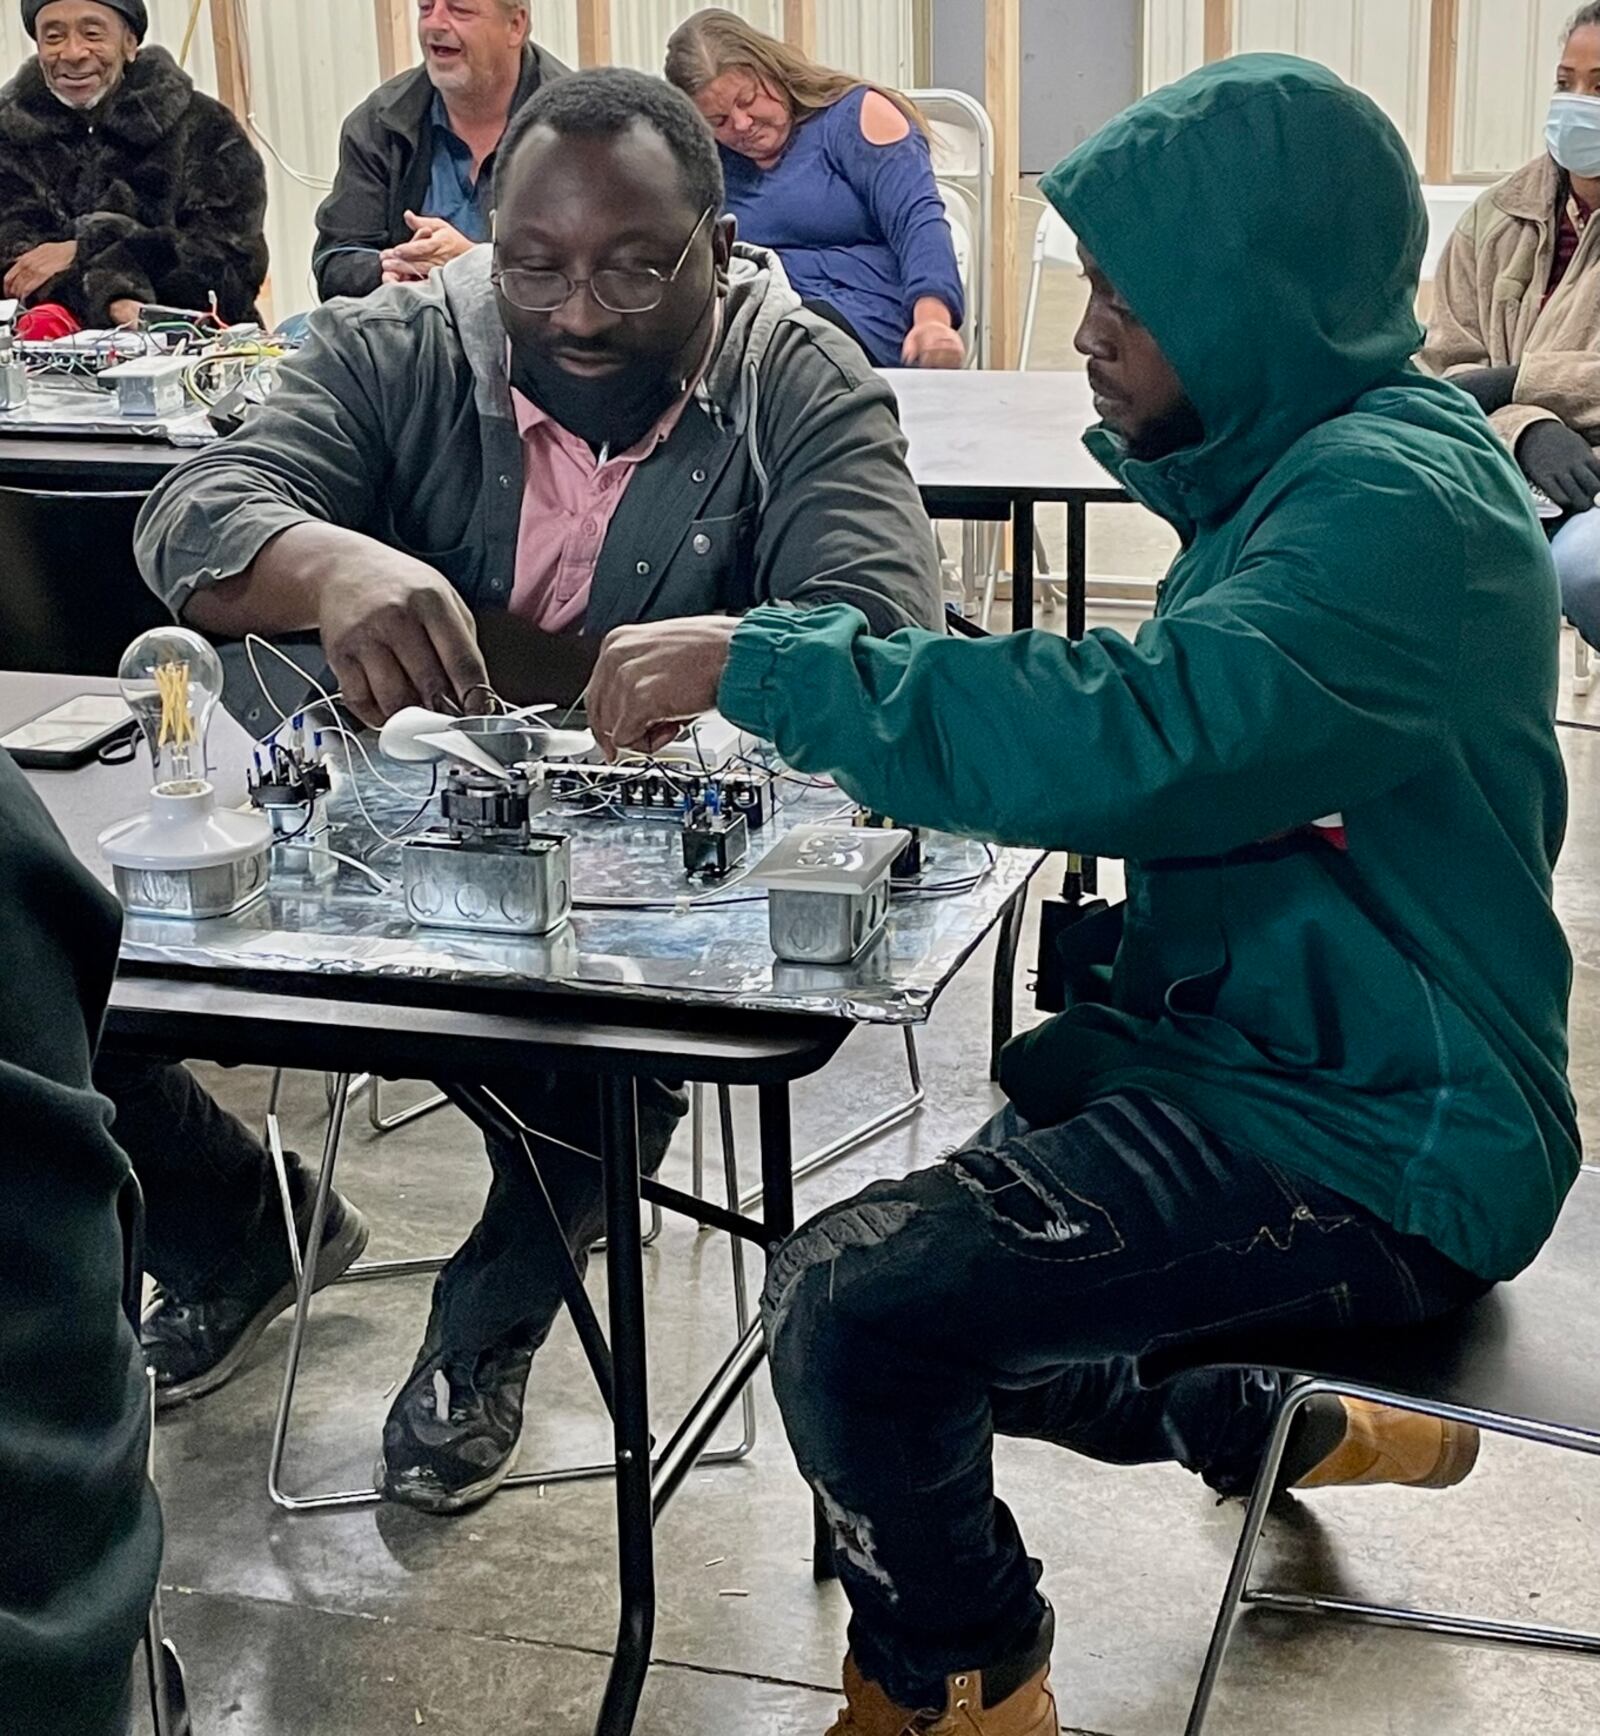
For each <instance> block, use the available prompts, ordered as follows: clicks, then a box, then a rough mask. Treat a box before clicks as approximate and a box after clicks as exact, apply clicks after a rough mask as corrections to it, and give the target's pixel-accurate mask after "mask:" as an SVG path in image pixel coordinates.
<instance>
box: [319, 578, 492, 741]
mask: <svg viewBox="0 0 1600 1736" xmlns="http://www.w3.org/2000/svg"><path fill="white" fill-rule="evenodd" d="M319 599H320V600H319V606H318V621H317V625H318V628H319V630H320V632H321V634H322V648H323V650H324V652H326V654H327V658H328V666H329V668H331V669H332V670H333V673H334V675H335V676H336V677H337V678H338V681H339V686H340V687H341V689H342V690H343V692H344V700H345V704H346V705H348V706H349V707H350V709H351V710H352V711H353V712H354V713H355V714H356V716H357V717H359V718H360V719H361V721H362V722H363V723H369V724H372V725H374V726H377V725H379V724H382V723H384V722H385V721H386V720H387V719H389V718H390V717H392V716H393V715H394V714H395V712H397V711H399V710H400V709H401V708H402V707H404V706H407V705H425V706H428V707H429V708H430V709H432V708H436V707H437V706H438V705H439V703H440V701H441V700H446V699H448V700H452V701H454V702H455V703H456V704H458V705H461V706H462V707H463V708H470V707H471V706H472V705H474V704H479V705H481V701H482V695H481V694H477V695H475V694H474V691H473V690H474V689H475V688H481V687H482V686H483V685H484V683H485V682H486V680H487V679H488V677H487V674H486V672H485V670H484V667H483V658H482V656H481V655H480V654H479V651H478V641H477V638H476V636H475V634H474V633H473V629H472V616H471V614H470V613H469V612H468V609H467V606H466V604H465V603H464V602H462V600H461V598H460V597H459V596H458V595H457V594H456V592H455V591H454V590H453V589H452V588H451V586H450V585H449V583H448V582H447V581H446V580H445V578H444V577H443V576H442V575H441V574H439V573H437V572H435V571H434V570H433V568H432V567H430V566H425V565H424V564H423V563H422V562H421V561H418V560H413V559H412V558H411V556H410V555H403V554H400V553H399V552H398V551H397V550H394V549H381V548H378V547H377V546H374V547H373V548H372V550H371V553H370V555H369V556H368V558H366V559H364V560H362V561H361V562H360V563H359V564H357V563H354V562H352V563H351V564H350V566H349V567H348V568H347V569H346V570H345V571H342V572H339V573H337V574H334V575H332V576H330V577H329V578H328V579H327V580H326V581H324V583H323V585H322V587H321V590H320V593H319Z"/></svg>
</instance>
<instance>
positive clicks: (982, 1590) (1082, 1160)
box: [764, 1095, 1487, 1708]
mask: <svg viewBox="0 0 1600 1736" xmlns="http://www.w3.org/2000/svg"><path fill="white" fill-rule="evenodd" d="M1486 1288H1487V1286H1486V1285H1485V1284H1484V1283H1483V1282H1482V1281H1481V1280H1480V1279H1477V1278H1475V1277H1472V1276H1471V1275H1470V1274H1468V1273H1467V1272H1465V1271H1463V1270H1461V1268H1459V1267H1458V1266H1456V1265H1454V1264H1453V1263H1452V1262H1451V1261H1449V1260H1447V1259H1446V1258H1445V1257H1444V1256H1443V1255H1442V1254H1440V1253H1438V1252H1437V1251H1436V1250H1435V1249H1433V1248H1432V1247H1430V1246H1429V1245H1428V1244H1426V1243H1424V1242H1421V1241H1418V1240H1416V1239H1415V1238H1412V1237H1408V1236H1403V1235H1400V1234H1399V1233H1398V1232H1396V1231H1395V1230H1392V1229H1390V1228H1389V1227H1388V1226H1386V1225H1385V1224H1382V1223H1380V1222H1379V1221H1378V1220H1377V1219H1376V1218H1374V1217H1372V1216H1371V1215H1370V1214H1369V1213H1367V1212H1364V1211H1363V1210H1361V1209H1360V1208H1359V1207H1358V1206H1355V1205H1353V1204H1351V1203H1350V1202H1349V1201H1347V1200H1345V1199H1342V1198H1340V1197H1339V1196H1337V1195H1335V1194H1333V1193H1331V1192H1329V1191H1328V1190H1327V1189H1326V1188H1323V1187H1320V1186H1318V1185H1316V1184H1315V1183H1312V1182H1309V1181H1307V1180H1304V1179H1301V1178H1297V1177H1295V1176H1294V1175H1292V1174H1291V1173H1289V1172H1288V1171H1286V1170H1282V1169H1279V1168H1278V1167H1277V1166H1276V1165H1274V1164H1271V1163H1267V1162H1265V1161H1263V1160H1261V1159H1259V1158H1255V1157H1249V1156H1246V1155H1243V1154H1241V1153H1238V1152H1234V1151H1228V1150H1225V1149H1224V1148H1222V1147H1221V1146H1220V1145H1219V1144H1218V1143H1217V1142H1216V1141H1215V1140H1213V1139H1211V1138H1210V1137H1208V1136H1207V1135H1206V1134H1205V1133H1204V1132H1202V1131H1201V1130H1200V1129H1199V1128H1197V1127H1196V1126H1195V1125H1194V1124H1193V1123H1192V1122H1190V1121H1189V1120H1188V1119H1187V1118H1186V1117H1185V1116H1184V1115H1182V1114H1181V1113H1179V1112H1178V1111H1176V1110H1174V1109H1172V1108H1170V1107H1167V1106H1165V1105H1163V1104H1161V1103H1158V1102H1156V1101H1155V1100H1153V1099H1151V1098H1149V1097H1145V1096H1134V1095H1127V1096H1122V1097H1118V1098H1113V1099H1110V1100H1108V1101H1106V1102H1103V1103H1100V1104H1097V1105H1095V1106H1094V1107H1092V1108H1091V1109H1089V1110H1088V1111H1086V1112H1085V1113H1084V1114H1082V1115H1080V1116H1078V1117H1077V1118H1076V1119H1074V1120H1072V1121H1070V1122H1068V1123H1066V1124H1065V1125H1064V1126H1061V1127H1054V1128H1048V1129H1043V1130H1039V1131H1033V1132H1029V1131H1027V1130H1026V1129H1023V1128H1022V1127H1021V1124H1020V1123H1018V1122H1017V1120H1016V1119H1015V1117H1014V1116H1011V1117H1009V1118H1008V1117H1002V1118H1000V1120H998V1121H997V1122H994V1123H991V1124H990V1126H989V1127H987V1128H985V1129H984V1130H983V1132H982V1133H980V1134H979V1136H978V1138H977V1140H976V1142H975V1143H974V1144H973V1145H972V1146H971V1147H970V1148H969V1149H967V1150H965V1151H961V1152H958V1153H957V1154H956V1155H955V1156H954V1157H952V1158H951V1159H950V1160H949V1161H948V1162H946V1163H944V1164H942V1165H940V1166H939V1167H937V1168H934V1169H927V1170H921V1171H919V1172H917V1173H916V1174H914V1175H910V1176H907V1177H906V1178H905V1179H904V1180H900V1181H888V1182H879V1183H876V1184H874V1185H873V1186H871V1187H869V1188H867V1189H866V1191H865V1192H864V1193H861V1194H858V1195H857V1196H856V1198H855V1199H853V1200H850V1201H847V1202H846V1203H844V1204H842V1205H838V1206H834V1207H832V1208H831V1209H830V1210H828V1211H826V1212H824V1213H822V1214H821V1216H820V1217H817V1218H815V1219H813V1220H812V1221H811V1222H810V1223H809V1224H807V1225H806V1226H805V1227H804V1228H803V1229H801V1230H800V1231H798V1232H797V1233H796V1234H795V1235H794V1236H793V1237H792V1238H791V1239H790V1241H789V1242H788V1243H787V1244H786V1245H785V1246H784V1247H783V1248H782V1249H781V1250H780V1252H779V1254H778V1256H777V1258H776V1260H775V1261H774V1263H773V1265H772V1268H771V1271H770V1274H769V1279H768V1285H767V1291H766V1296H765V1299H764V1314H765V1319H766V1326H767V1334H768V1339H769V1342H770V1345H771V1353H772V1375H773V1382H774V1384H775V1386H776V1389H777V1393H778V1400H779V1403H780V1405H781V1406H782V1409H783V1416H784V1422H785V1424H786V1425H787V1427H788V1431H789V1438H790V1440H791V1442H792V1443H793V1446H794V1450H795V1456H796V1458H797V1459H798V1461H799V1464H800V1469H801V1471H802V1472H803V1473H804V1475H805V1477H806V1479H807V1480H808V1481H809V1482H810V1484H811V1485H812V1487H813V1488H814V1489H815V1490H816V1492H817V1494H818V1496H819V1498H820V1500H821V1502H822V1504H823V1507H824V1510H825V1511H826V1512H827V1514H828V1516H829V1518H830V1520H831V1522H832V1526H833V1532H834V1539H835V1553H836V1557H837V1560H838V1565H839V1573H840V1578H841V1580H842V1581H843V1583H844V1586H845V1589H846V1591H847V1592H848V1594H849V1597H850V1602H851V1605H852V1609H853V1612H854V1619H853V1621H852V1623H851V1627H850V1642H851V1646H852V1649H853V1651H854V1653H855V1656H856V1659H857V1662H858V1663H859V1664H860V1666H861V1669H862V1671H863V1673H864V1674H865V1675H866V1676H867V1678H868V1679H869V1680H872V1681H876V1682H877V1683H879V1684H880V1685H881V1686H882V1687H883V1688H884V1689H885V1690H886V1691H887V1692H888V1693H889V1694H890V1696H891V1697H892V1698H893V1699H894V1700H895V1701H896V1702H897V1703H898V1704H901V1705H904V1706H908V1707H912V1708H918V1707H923V1706H928V1705H943V1704H944V1692H943V1684H944V1680H945V1678H946V1677H947V1676H948V1675H950V1674H952V1673H954V1672H956V1671H958V1670H975V1669H990V1668H993V1667H994V1666H995V1665H997V1664H999V1663H1001V1662H1004V1661H1007V1660H1010V1659H1012V1658H1014V1657H1015V1656H1016V1655H1017V1654H1018V1653H1019V1652H1022V1651H1025V1650H1026V1649H1027V1648H1028V1647H1029V1646H1030V1645H1031V1644H1032V1643H1033V1640H1034V1636H1035V1635H1037V1633H1038V1631H1039V1627H1040V1623H1041V1619H1042V1616H1043V1607H1044V1606H1043V1603H1042V1601H1041V1599H1040V1596H1039V1593H1038V1591H1037V1589H1036V1586H1037V1582H1038V1573H1039V1570H1038V1566H1037V1564H1036V1563H1033V1562H1031V1561H1030V1560H1029V1558H1028V1556H1027V1553H1026V1551H1025V1550H1024V1548H1023V1544H1022V1539H1021V1537H1020V1535H1019V1534H1018V1531H1017V1526H1016V1524H1015V1522H1014V1520H1013V1519H1012V1517H1011V1514H1010V1513H1009V1512H1008V1511H1007V1509H1006V1507H1005V1506H1004V1505H1003V1504H1002V1503H1001V1502H999V1501H998V1500H996V1498H995V1492H994V1475H993V1440H994V1436H995V1434H996V1433H999V1434H1007V1435H1016V1436H1023V1437H1027V1438H1030V1439H1037V1440H1047V1441H1054V1442H1056V1443H1058V1444H1059V1445H1061V1446H1064V1447H1069V1448H1071V1449H1073V1450H1074V1451H1076V1452H1080V1453H1084V1454H1086V1455H1088V1456H1089V1457H1091V1458H1095V1459H1101V1460H1105V1461H1107V1462H1110V1463H1114V1464H1146V1463H1151V1462H1156V1461H1162V1460H1176V1461H1177V1462H1178V1463H1179V1464H1182V1465H1186V1466H1188V1467H1189V1468H1190V1469H1191V1470H1195V1471H1199V1472H1202V1473H1204V1474H1205V1476H1206V1477H1207V1480H1208V1481H1210V1482H1211V1483H1212V1484H1213V1485H1214V1486H1215V1487H1218V1488H1220V1489H1223V1490H1242V1489H1244V1488H1247V1487H1248V1486H1249V1484H1250V1482H1251V1481H1252V1480H1253V1478H1254V1475H1255V1472H1256V1470H1257V1468H1258V1467H1259V1464H1260V1461H1261V1455H1262V1453H1263V1451H1264V1450H1265V1446H1266V1439H1267V1435H1268V1432H1269V1430H1270V1426H1271V1421H1272V1417H1273V1414H1274V1411H1275V1408H1276V1405H1277V1402H1278V1399H1279V1389H1278V1385H1277V1382H1276V1381H1275V1380H1274V1379H1272V1378H1269V1377H1267V1376H1265V1375H1262V1374H1260V1373H1257V1372H1223V1373H1202V1374H1193V1375H1188V1376H1185V1377H1181V1378H1179V1379H1177V1380H1175V1381H1173V1382H1171V1383H1170V1384H1169V1385H1167V1386H1164V1387H1159V1388H1155V1389H1150V1388H1147V1387H1145V1386H1144V1385H1142V1384H1141V1382H1140V1379H1139V1358H1140V1357H1142V1356H1146V1355H1148V1354H1150V1353H1151V1352H1154V1351H1157V1350H1161V1349H1171V1348H1173V1347H1177V1346H1181V1345H1183V1344H1184V1343H1186V1342H1194V1341H1196V1340H1199V1339H1202V1338H1208V1337H1211V1336H1213V1335H1215V1334H1217V1333H1219V1332H1220V1331H1222V1330H1224V1329H1230V1330H1231V1329H1235V1328H1239V1327H1243V1326H1255V1325H1260V1326H1262V1327H1264V1328H1265V1327H1275V1326H1277V1327H1281V1326H1285V1325H1288V1326H1305V1327H1307V1328H1318V1327H1336V1326H1351V1327H1357V1328H1365V1329H1370V1328H1373V1327H1380V1328H1381V1327H1384V1326H1390V1325H1402V1324H1410V1323H1413V1322H1416V1321H1420V1320H1424V1319H1427V1318H1429V1317H1430V1316H1433V1315H1438V1314H1442V1313H1445V1312H1447V1311H1449V1310H1451V1309H1454V1308H1457V1307H1459V1306H1461V1305H1463V1304H1465V1303H1466V1302H1468V1301H1470V1300H1472V1299H1473V1298H1474V1297H1476V1296H1479V1295H1481V1294H1482V1293H1483V1291H1484V1290H1485V1289H1486Z"/></svg>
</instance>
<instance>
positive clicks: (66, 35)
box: [0, 0, 267, 327]
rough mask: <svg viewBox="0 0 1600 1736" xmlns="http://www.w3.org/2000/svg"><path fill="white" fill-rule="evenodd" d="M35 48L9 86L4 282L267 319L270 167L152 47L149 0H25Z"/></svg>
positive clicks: (1, 159)
mask: <svg viewBox="0 0 1600 1736" xmlns="http://www.w3.org/2000/svg"><path fill="white" fill-rule="evenodd" d="M22 22H23V24H24V26H25V27H26V28H27V31H28V34H29V35H30V36H31V37H32V38H33V39H34V41H35V42H36V43H37V44H38V53H37V55H36V56H35V57H34V58H33V59H32V60H30V61H28V62H27V64H26V65H25V66H24V67H23V68H22V70H21V72H19V73H18V74H17V76H16V77H15V78H14V79H12V80H11V82H10V83H9V84H8V85H7V86H6V87H5V89H4V90H3V91H0V294H3V295H4V296H5V297H6V298H8V299H15V300H18V301H22V302H24V303H28V304H34V305H39V304H45V303H53V304H56V305H58V306H61V307H65V308H66V309H67V311H68V312H69V313H71V314H72V316H73V317H74V318H75V319H76V320H78V321H79V322H80V324H82V325H86V326H93V327H100V326H106V325H113V324H115V325H122V324H129V323H131V322H133V321H134V320H136V319H137V318H138V310H139V306H140V304H141V303H144V302H159V303H163V304H165V305H166V306H169V307H180V308H192V309H196V310H198V311H201V312H204V311H206V310H208V309H212V308H214V309H215V310H216V312H217V313H218V314H219V315H220V317H221V318H222V319H223V320H225V321H228V322H233V321H237V320H253V319H256V318H258V317H259V315H258V313H257V309H256V297H257V296H258V295H259V294H260V292H261V286H262V284H263V282H264V281H265V279H266V275H267V243H266V237H265V234H264V233H263V224H264V221H265V218H266V209H267V183H266V172H265V170H264V169H263V167H262V163H261V158H260V157H259V156H258V155H257V153H256V150H255V147H254V146H253V145H252V144H251V143H250V141H249V139H248V138H246V137H245V134H244V130H243V128H241V127H240V125H239V123H238V122H237V121H236V120H235V119H234V117H233V116H232V115H231V114H230V113H229V112H228V111H227V109H225V108H224V107H223V106H222V104H221V103H219V102H217V101H216V100H215V99H214V98H212V97H209V96H206V95H204V94H203V93H202V92H200V91H197V90H196V89H195V88H194V84H193V81H192V80H191V79H190V78H189V77H188V75H187V74H186V73H184V72H183V71H182V70H181V69H180V68H179V66H178V64H177V62H176V61H174V60H173V58H172V56H171V55H170V54H168V53H167V52H166V51H165V50H164V49H160V48H150V47H146V46H144V39H145V34H146V31H147V30H148V28H149V18H148V16H147V14H146V11H145V3H144V0H22Z"/></svg>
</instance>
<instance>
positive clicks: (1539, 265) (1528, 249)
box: [1421, 4, 1600, 646]
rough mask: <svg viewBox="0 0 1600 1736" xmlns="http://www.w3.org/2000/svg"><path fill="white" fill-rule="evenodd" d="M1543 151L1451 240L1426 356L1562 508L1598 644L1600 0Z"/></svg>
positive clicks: (1561, 538) (1575, 581) (1577, 30)
mask: <svg viewBox="0 0 1600 1736" xmlns="http://www.w3.org/2000/svg"><path fill="white" fill-rule="evenodd" d="M1545 146H1546V148H1545V150H1544V152H1543V153H1542V154H1541V155H1540V156H1538V157H1536V158H1535V159H1534V160H1533V161H1532V162H1531V163H1529V164H1528V165H1527V166H1526V167H1525V168H1522V169H1519V170H1518V171H1517V172H1516V173H1515V174H1514V175H1511V176H1510V177H1508V178H1507V179H1506V180H1504V181H1502V182H1501V183H1500V184H1499V185H1498V186H1495V187H1491V188H1490V189H1489V190H1488V191H1487V192H1486V193H1484V194H1483V195H1482V196H1481V197H1480V198H1479V199H1478V201H1477V202H1476V203H1475V204H1474V205H1473V207H1472V209H1471V210H1470V211H1469V212H1467V214H1466V216H1465V217H1463V218H1462V220H1461V223H1460V225H1459V227H1458V228H1457V230H1456V232H1455V234H1454V235H1452V236H1451V238H1450V240H1449V242H1448V244H1447V245H1446V247H1445V250H1444V254H1443V257H1442V258H1441V259H1440V261H1439V271H1438V277H1437V279H1436V281H1435V284H1434V304H1433V316H1432V319H1431V321H1430V324H1429V328H1428V341H1427V344H1426V346H1425V347H1424V349H1423V351H1422V355H1421V360H1422V363H1423V365H1424V366H1425V367H1427V368H1429V369H1431V370H1432V371H1433V372H1434V373H1437V374H1442V375H1444V377H1445V378H1446V379H1449V380H1452V381H1453V382H1454V383H1455V384H1456V385H1458V386H1460V387H1461V388H1462V389H1463V390H1464V391H1467V392H1470V393H1471V394H1472V396H1473V397H1474V398H1476V399H1477V400H1478V403H1479V404H1480V405H1481V406H1482V407H1483V410H1484V413H1485V414H1486V415H1487V416H1488V418H1489V420H1490V421H1491V422H1492V423H1493V424H1494V427H1495V430H1496V432H1498V433H1499V435H1500V436H1501V438H1502V439H1503V440H1504V441H1505V442H1506V444H1507V445H1508V446H1509V447H1510V448H1511V449H1512V451H1513V453H1514V454H1515V456H1516V459H1517V463H1518V464H1519V465H1520V466H1521V467H1522V471H1523V473H1524V475H1526V477H1527V478H1528V481H1529V482H1530V483H1531V484H1532V485H1533V486H1534V487H1535V488H1537V489H1539V490H1540V491H1542V492H1543V493H1544V494H1545V495H1547V496H1548V497H1549V499H1550V500H1551V502H1553V504H1554V506H1555V508H1556V509H1558V512H1559V516H1558V517H1555V516H1553V517H1550V518H1547V520H1546V526H1547V529H1548V530H1550V531H1551V533H1552V536H1551V544H1550V549H1551V553H1552V555H1553V556H1554V557H1555V563H1556V572H1557V574H1558V576H1559V578H1560V580H1561V600H1562V607H1563V609H1564V611H1565V613H1566V616H1567V619H1568V620H1569V621H1571V622H1572V624H1573V626H1575V627H1576V628H1577V629H1578V631H1579V632H1580V633H1581V634H1582V635H1583V637H1584V638H1585V639H1586V640H1587V641H1588V643H1589V644H1590V645H1594V646H1600V512H1597V511H1596V510H1595V501H1596V498H1597V496H1600V450H1597V448H1600V225H1596V224H1593V223H1592V222H1591V221H1590V219H1591V217H1592V215H1593V213H1594V211H1595V210H1596V208H1597V207H1600V4H1593V5H1587V6H1584V7H1583V8H1582V9H1581V10H1580V11H1579V12H1578V13H1577V14H1576V15H1575V16H1574V17H1573V19H1572V21H1571V23H1570V24H1569V25H1568V26H1567V30H1566V34H1565V36H1564V37H1563V40H1562V49H1561V60H1560V64H1559V65H1558V66H1557V68H1556V90H1555V95H1554V96H1553V97H1552V98H1551V101H1550V113H1549V119H1548V121H1547V123H1546V127H1545Z"/></svg>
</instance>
